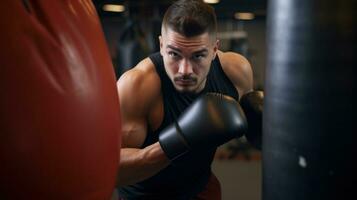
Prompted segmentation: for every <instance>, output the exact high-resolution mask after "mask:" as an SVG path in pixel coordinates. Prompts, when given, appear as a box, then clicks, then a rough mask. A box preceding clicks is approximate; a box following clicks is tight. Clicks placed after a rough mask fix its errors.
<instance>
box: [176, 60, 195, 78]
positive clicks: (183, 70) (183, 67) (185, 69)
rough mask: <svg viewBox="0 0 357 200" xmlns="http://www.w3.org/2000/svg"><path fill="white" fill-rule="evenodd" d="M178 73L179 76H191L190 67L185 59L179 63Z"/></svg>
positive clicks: (191, 70)
mask: <svg viewBox="0 0 357 200" xmlns="http://www.w3.org/2000/svg"><path fill="white" fill-rule="evenodd" d="M178 73H180V74H192V73H193V69H192V65H191V63H190V62H189V61H188V60H187V59H183V60H182V61H181V62H180V65H179V70H178Z"/></svg>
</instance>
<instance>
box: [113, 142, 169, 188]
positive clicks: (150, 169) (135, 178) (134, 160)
mask: <svg viewBox="0 0 357 200" xmlns="http://www.w3.org/2000/svg"><path fill="white" fill-rule="evenodd" d="M169 163H170V161H169V160H168V158H167V157H166V155H165V153H164V152H163V151H162V149H161V146H160V144H159V143H158V142H156V143H154V144H152V145H150V146H147V147H146V148H144V149H136V148H123V149H121V151H120V167H119V174H118V176H117V186H124V185H130V184H134V183H136V182H139V181H142V180H145V179H147V178H149V177H151V176H153V175H155V174H157V173H158V172H159V171H161V170H162V169H164V168H165V167H167V166H168V165H169Z"/></svg>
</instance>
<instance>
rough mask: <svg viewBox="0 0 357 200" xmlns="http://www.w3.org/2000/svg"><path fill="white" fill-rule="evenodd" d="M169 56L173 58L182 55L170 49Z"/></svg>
mask: <svg viewBox="0 0 357 200" xmlns="http://www.w3.org/2000/svg"><path fill="white" fill-rule="evenodd" d="M168 54H169V56H170V57H172V58H178V57H179V56H180V55H179V54H178V53H176V52H174V51H169V52H168Z"/></svg>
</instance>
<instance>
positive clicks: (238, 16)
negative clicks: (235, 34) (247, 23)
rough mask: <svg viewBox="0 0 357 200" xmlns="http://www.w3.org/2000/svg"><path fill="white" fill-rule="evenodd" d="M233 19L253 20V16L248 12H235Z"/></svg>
mask: <svg viewBox="0 0 357 200" xmlns="http://www.w3.org/2000/svg"><path fill="white" fill-rule="evenodd" d="M234 18H236V19H238V20H252V19H254V14H253V13H249V12H244V13H243V12H237V13H235V14H234Z"/></svg>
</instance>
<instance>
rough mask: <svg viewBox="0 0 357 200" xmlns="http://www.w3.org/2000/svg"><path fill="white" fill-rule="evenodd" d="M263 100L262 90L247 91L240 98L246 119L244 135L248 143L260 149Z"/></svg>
mask: <svg viewBox="0 0 357 200" xmlns="http://www.w3.org/2000/svg"><path fill="white" fill-rule="evenodd" d="M263 102H264V92H263V91H252V92H248V93H246V94H244V95H243V96H242V97H241V99H240V105H241V106H242V109H243V110H244V113H245V116H246V117H247V121H248V132H247V133H246V134H245V136H246V138H247V140H248V142H249V143H250V144H252V145H253V146H254V147H255V148H257V149H260V150H261V149H262V132H263V130H262V129H263V128H262V127H263Z"/></svg>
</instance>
